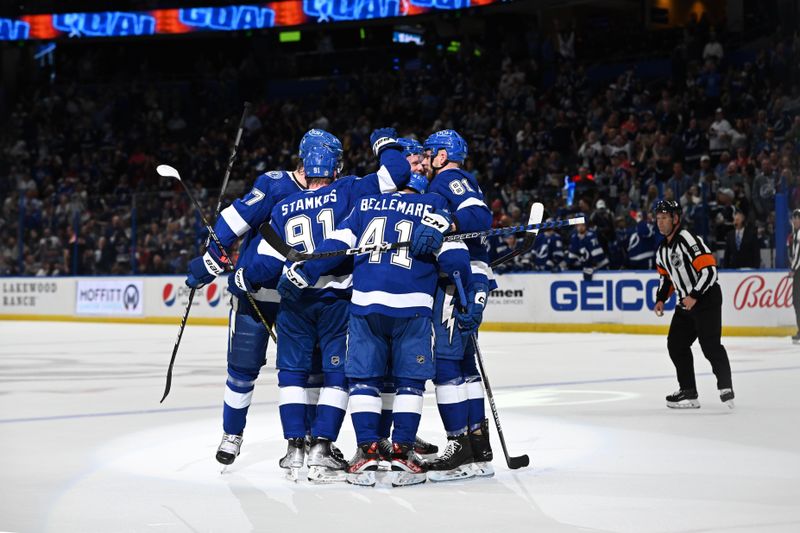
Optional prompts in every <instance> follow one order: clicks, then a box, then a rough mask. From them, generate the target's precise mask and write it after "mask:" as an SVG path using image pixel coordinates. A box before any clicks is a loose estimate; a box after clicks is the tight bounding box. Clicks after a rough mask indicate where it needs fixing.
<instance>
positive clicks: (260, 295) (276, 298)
mask: <svg viewBox="0 0 800 533" xmlns="http://www.w3.org/2000/svg"><path fill="white" fill-rule="evenodd" d="M253 300H255V301H257V302H268V303H280V302H281V295H280V294H278V291H276V290H275V289H265V288H263V287H262V288H260V289H258V292H254V293H253Z"/></svg>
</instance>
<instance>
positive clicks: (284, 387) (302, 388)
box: [278, 370, 308, 439]
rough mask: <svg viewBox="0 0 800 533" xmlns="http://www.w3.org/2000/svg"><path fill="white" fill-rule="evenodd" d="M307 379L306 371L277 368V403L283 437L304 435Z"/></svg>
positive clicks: (300, 436) (301, 436) (290, 437)
mask: <svg viewBox="0 0 800 533" xmlns="http://www.w3.org/2000/svg"><path fill="white" fill-rule="evenodd" d="M307 381H308V373H307V372H302V371H298V370H278V387H279V389H278V405H279V406H280V407H279V410H280V415H281V426H283V438H285V439H296V438H303V437H305V436H306V404H307V403H308V401H307V398H306V382H307Z"/></svg>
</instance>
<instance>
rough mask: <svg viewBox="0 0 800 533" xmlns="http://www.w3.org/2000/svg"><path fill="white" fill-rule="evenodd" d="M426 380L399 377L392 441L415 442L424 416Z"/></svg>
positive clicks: (394, 407) (393, 416) (394, 406)
mask: <svg viewBox="0 0 800 533" xmlns="http://www.w3.org/2000/svg"><path fill="white" fill-rule="evenodd" d="M424 393H425V381H424V380H421V379H408V378H397V395H396V396H395V398H394V405H393V415H392V420H393V422H394V431H393V433H392V442H397V443H401V444H412V445H413V444H414V441H415V440H416V438H417V429H419V421H420V418H422V395H423V394H424Z"/></svg>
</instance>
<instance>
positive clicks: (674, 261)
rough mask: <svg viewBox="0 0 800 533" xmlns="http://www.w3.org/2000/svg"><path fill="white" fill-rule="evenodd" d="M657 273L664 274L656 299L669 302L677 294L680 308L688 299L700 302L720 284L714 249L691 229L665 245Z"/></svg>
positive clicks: (665, 241) (658, 262)
mask: <svg viewBox="0 0 800 533" xmlns="http://www.w3.org/2000/svg"><path fill="white" fill-rule="evenodd" d="M656 270H658V273H659V274H660V275H661V280H660V283H659V285H658V294H657V296H656V300H658V301H662V302H666V301H667V300H668V299H669V297H670V296H671V295H672V293H673V291H674V292H677V293H678V305H679V306H682V304H681V303H680V302H681V300H683V299H684V298H685V297H687V296H691V297H692V298H694V299H698V298H700V297H701V296H702V295H703V294H705V293H706V292H707V291H708V290H709V289H710V288H712V287H713V286H714V285H715V284H716V283H717V262H716V260H715V259H714V256H713V255H712V254H711V250H710V249H709V248H708V246H706V243H704V242H703V239H701V238H700V237H698V236H697V235H695V234H694V233H692V232H691V231H689V230H687V229H680V230H679V231H678V233H676V234H675V235H674V236H673V237H672V241H671V242H669V243H668V242H667V240H666V239H664V240H663V241H662V242H661V245H660V246H659V247H658V251H656Z"/></svg>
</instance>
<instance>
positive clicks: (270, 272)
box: [245, 208, 286, 286]
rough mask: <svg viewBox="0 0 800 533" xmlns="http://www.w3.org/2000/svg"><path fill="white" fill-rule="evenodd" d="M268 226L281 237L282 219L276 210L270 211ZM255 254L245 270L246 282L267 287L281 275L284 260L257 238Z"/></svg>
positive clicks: (273, 249)
mask: <svg viewBox="0 0 800 533" xmlns="http://www.w3.org/2000/svg"><path fill="white" fill-rule="evenodd" d="M269 225H270V226H271V227H272V229H273V230H275V232H276V233H277V234H278V235H282V234H283V231H282V228H283V217H282V216H281V214H280V211H279V210H278V209H277V208H276V209H273V210H272V216H271V220H270V222H269ZM259 239H260V240H259V243H258V247H257V248H256V254H255V255H253V257H252V258H251V260H250V264H248V265H247V267H246V268H245V275H246V277H247V280H248V281H250V282H251V283H253V284H256V285H262V286H263V285H267V284H268V283H269V282H270V281H275V280H276V279H277V278H279V277H280V275H281V274H282V273H283V265H284V264H285V263H286V258H285V257H284V256H283V255H282V254H281V253H280V252H278V251H277V250H276V249H275V248H273V247H272V246H270V245H269V244H268V243H267V241H265V240H263V239H261V238H260V237H259Z"/></svg>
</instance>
